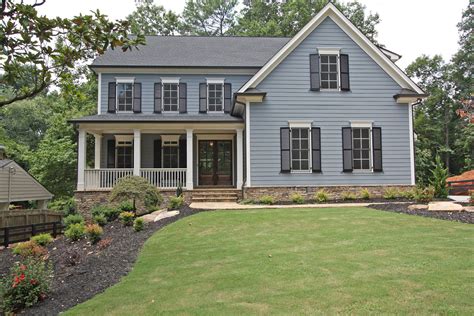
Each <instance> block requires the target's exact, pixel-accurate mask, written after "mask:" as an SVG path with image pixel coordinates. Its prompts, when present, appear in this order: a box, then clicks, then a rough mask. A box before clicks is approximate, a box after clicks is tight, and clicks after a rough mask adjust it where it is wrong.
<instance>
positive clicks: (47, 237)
mask: <svg viewBox="0 0 474 316" xmlns="http://www.w3.org/2000/svg"><path fill="white" fill-rule="evenodd" d="M31 240H32V241H34V242H36V243H37V244H38V245H40V246H46V245H49V244H50V243H52V242H53V236H51V234H48V233H44V234H39V235H36V236H33V237H31Z"/></svg>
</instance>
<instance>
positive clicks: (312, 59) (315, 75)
mask: <svg viewBox="0 0 474 316" xmlns="http://www.w3.org/2000/svg"><path fill="white" fill-rule="evenodd" d="M309 79H310V89H311V90H312V91H319V89H320V85H321V83H320V80H319V54H311V55H309Z"/></svg>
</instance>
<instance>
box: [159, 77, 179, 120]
mask: <svg viewBox="0 0 474 316" xmlns="http://www.w3.org/2000/svg"><path fill="white" fill-rule="evenodd" d="M162 83H163V84H162V89H163V94H162V95H163V112H174V113H178V110H179V79H175V80H167V79H162Z"/></svg>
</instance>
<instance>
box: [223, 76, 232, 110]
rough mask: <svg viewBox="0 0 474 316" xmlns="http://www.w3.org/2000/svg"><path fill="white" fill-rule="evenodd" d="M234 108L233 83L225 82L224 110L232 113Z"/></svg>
mask: <svg viewBox="0 0 474 316" xmlns="http://www.w3.org/2000/svg"><path fill="white" fill-rule="evenodd" d="M231 108H232V84H230V83H224V112H225V113H230V110H231Z"/></svg>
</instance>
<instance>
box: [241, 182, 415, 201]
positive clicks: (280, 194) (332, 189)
mask: <svg viewBox="0 0 474 316" xmlns="http://www.w3.org/2000/svg"><path fill="white" fill-rule="evenodd" d="M388 188H396V189H399V190H403V191H405V190H410V189H413V188H414V186H412V185H383V186H308V187H306V186H297V187H250V188H244V199H250V200H256V201H258V200H259V199H260V198H261V197H262V196H264V195H271V196H272V197H273V198H274V199H275V201H277V202H288V201H291V199H290V196H291V194H292V193H295V192H298V193H300V194H301V195H302V196H303V197H304V198H305V200H313V199H314V198H313V196H314V193H316V192H317V191H319V190H322V189H324V190H325V191H326V192H327V193H328V195H329V199H330V200H338V199H342V194H343V192H350V193H353V194H355V195H356V196H358V195H359V194H360V192H361V191H362V190H363V189H367V190H369V192H370V195H371V197H372V198H382V197H383V194H384V192H385V190H386V189H388Z"/></svg>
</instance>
